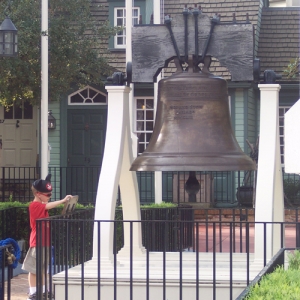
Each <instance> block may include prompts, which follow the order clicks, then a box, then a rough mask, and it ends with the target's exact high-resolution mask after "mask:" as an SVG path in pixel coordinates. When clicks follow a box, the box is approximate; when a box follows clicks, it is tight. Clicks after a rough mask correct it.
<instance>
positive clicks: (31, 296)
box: [27, 293, 36, 300]
mask: <svg viewBox="0 0 300 300" xmlns="http://www.w3.org/2000/svg"><path fill="white" fill-rule="evenodd" d="M27 300H36V293H34V294H31V295H29V296H28V298H27Z"/></svg>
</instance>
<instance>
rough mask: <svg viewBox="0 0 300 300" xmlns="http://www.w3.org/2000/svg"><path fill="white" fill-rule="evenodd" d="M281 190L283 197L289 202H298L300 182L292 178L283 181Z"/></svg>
mask: <svg viewBox="0 0 300 300" xmlns="http://www.w3.org/2000/svg"><path fill="white" fill-rule="evenodd" d="M283 190H284V194H285V196H286V197H287V198H288V199H289V200H291V201H297V200H299V195H298V194H299V191H300V181H299V180H296V179H294V178H286V179H284V180H283Z"/></svg>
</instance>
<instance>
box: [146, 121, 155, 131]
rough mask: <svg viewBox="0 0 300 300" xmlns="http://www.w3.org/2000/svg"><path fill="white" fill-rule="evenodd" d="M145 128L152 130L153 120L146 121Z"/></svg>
mask: <svg viewBox="0 0 300 300" xmlns="http://www.w3.org/2000/svg"><path fill="white" fill-rule="evenodd" d="M146 130H147V131H148V130H153V122H152V121H151V122H146Z"/></svg>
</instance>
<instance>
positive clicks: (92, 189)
mask: <svg viewBox="0 0 300 300" xmlns="http://www.w3.org/2000/svg"><path fill="white" fill-rule="evenodd" d="M100 171H101V167H98V166H95V167H93V166H92V167H49V173H51V174H52V185H53V195H52V199H53V200H58V199H61V198H62V197H64V195H66V194H73V195H79V202H81V203H92V204H94V203H95V199H96V193H97V187H98V179H99V174H100ZM154 176H155V175H154V172H137V181H138V185H139V196H140V201H141V203H151V202H154V200H155V196H154V195H155V192H154ZM188 177H189V172H162V199H163V201H166V202H175V203H189V202H190V201H193V202H196V203H202V204H209V205H210V206H213V207H236V206H242V207H252V206H253V180H254V178H255V177H254V176H253V172H252V173H251V174H249V173H247V172H243V171H237V172H196V177H197V180H198V181H199V184H200V187H201V188H200V191H199V192H198V193H197V194H196V195H195V197H194V198H193V200H192V199H190V198H189V195H188V193H187V192H186V191H185V182H186V181H187V179H188ZM39 178H40V170H39V168H33V167H32V168H30V167H26V168H25V167H2V168H0V179H1V180H0V201H7V200H8V199H9V198H10V199H13V200H17V201H20V202H28V201H30V200H31V199H32V194H31V190H30V187H31V184H32V182H33V181H34V180H36V179H39ZM283 180H284V182H283V183H284V190H285V204H286V206H293V205H299V204H300V181H299V175H295V174H294V175H293V174H285V173H284V179H283ZM117 200H118V201H119V202H120V201H121V195H120V194H118V199H117Z"/></svg>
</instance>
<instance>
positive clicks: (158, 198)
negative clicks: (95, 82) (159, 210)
mask: <svg viewBox="0 0 300 300" xmlns="http://www.w3.org/2000/svg"><path fill="white" fill-rule="evenodd" d="M160 18H161V16H160V0H154V1H153V22H154V24H160V23H161V22H160ZM160 79H161V73H160V74H159V75H158V76H157V82H155V83H154V119H155V115H156V108H157V101H158V98H157V94H158V82H159V81H160ZM154 189H155V203H161V202H162V172H158V171H157V172H154Z"/></svg>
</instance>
